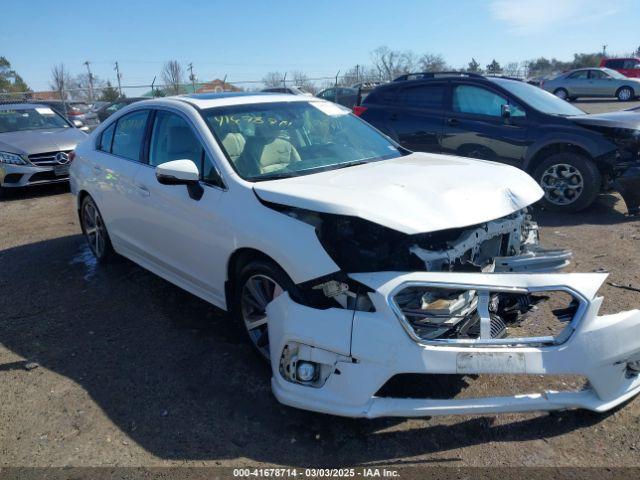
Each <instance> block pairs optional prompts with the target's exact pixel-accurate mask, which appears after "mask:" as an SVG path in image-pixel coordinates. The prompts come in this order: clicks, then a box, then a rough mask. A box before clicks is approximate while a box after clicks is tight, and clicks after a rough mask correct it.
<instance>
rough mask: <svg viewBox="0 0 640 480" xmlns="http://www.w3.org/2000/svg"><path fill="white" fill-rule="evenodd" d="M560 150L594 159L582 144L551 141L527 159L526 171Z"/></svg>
mask: <svg viewBox="0 0 640 480" xmlns="http://www.w3.org/2000/svg"><path fill="white" fill-rule="evenodd" d="M562 152H570V153H577V154H579V155H584V156H585V157H587V158H588V159H589V160H591V161H594V156H593V155H592V154H591V153H590V152H589V150H588V149H587V148H586V147H584V146H582V145H578V144H577V143H572V142H551V143H547V144H545V145H542V146H541V147H540V148H538V150H536V152H535V153H534V154H533V155H532V156H531V157H530V158H529V159H528V160H527V162H526V165H525V170H526V172H527V173H529V174H532V173H533V172H534V170H535V169H536V167H537V166H538V165H539V164H540V162H542V161H543V160H544V159H545V158H547V157H549V156H550V155H555V154H556V153H562Z"/></svg>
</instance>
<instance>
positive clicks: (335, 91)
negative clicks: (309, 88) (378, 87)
mask: <svg viewBox="0 0 640 480" xmlns="http://www.w3.org/2000/svg"><path fill="white" fill-rule="evenodd" d="M316 97H318V98H322V99H323V100H329V101H330V102H334V103H339V104H340V105H344V106H345V107H348V108H353V107H354V106H355V105H356V103H357V102H358V89H357V88H348V87H331V88H325V89H324V90H322V91H321V92H320V93H318V94H317V95H316Z"/></svg>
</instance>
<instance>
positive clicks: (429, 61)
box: [418, 53, 448, 72]
mask: <svg viewBox="0 0 640 480" xmlns="http://www.w3.org/2000/svg"><path fill="white" fill-rule="evenodd" d="M418 65H419V67H420V70H421V71H423V72H442V71H445V70H447V69H448V67H447V62H445V61H444V58H443V57H442V55H439V54H434V53H425V54H423V55H422V56H421V57H420V58H419V59H418Z"/></svg>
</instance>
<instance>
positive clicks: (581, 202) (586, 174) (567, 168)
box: [533, 152, 602, 213]
mask: <svg viewBox="0 0 640 480" xmlns="http://www.w3.org/2000/svg"><path fill="white" fill-rule="evenodd" d="M533 178H534V179H535V180H536V181H537V182H538V184H539V185H540V186H541V187H542V189H543V190H544V197H543V198H542V200H541V203H542V206H543V207H544V208H545V209H547V210H550V211H553V212H562V213H573V212H579V211H580V210H583V209H585V208H587V207H588V206H589V205H591V204H592V203H593V201H594V200H595V199H596V197H597V196H598V194H599V193H600V186H601V184H602V175H601V174H600V172H599V171H598V168H597V167H596V165H595V164H594V163H593V162H592V161H591V160H590V159H589V158H587V157H586V156H584V155H580V154H578V153H573V152H562V153H556V154H553V155H551V156H549V157H547V158H546V159H544V160H543V161H542V162H541V163H540V164H539V165H538V166H537V167H536V169H535V171H534V173H533Z"/></svg>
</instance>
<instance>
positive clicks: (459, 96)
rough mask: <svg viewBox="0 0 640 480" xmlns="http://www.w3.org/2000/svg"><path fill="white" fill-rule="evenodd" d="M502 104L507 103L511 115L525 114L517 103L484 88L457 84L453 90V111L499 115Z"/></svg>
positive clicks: (491, 115) (519, 115)
mask: <svg viewBox="0 0 640 480" xmlns="http://www.w3.org/2000/svg"><path fill="white" fill-rule="evenodd" d="M502 105H509V107H510V109H511V116H512V117H524V116H525V115H526V113H525V111H524V110H523V109H522V108H521V107H519V106H518V105H515V104H514V103H513V102H509V100H507V99H506V98H504V97H503V96H501V95H498V94H497V93H494V92H491V91H489V90H487V89H485V88H480V87H475V86H472V85H458V86H456V87H455V88H454V90H453V111H454V112H460V113H471V114H474V115H487V116H490V117H501V116H502Z"/></svg>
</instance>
